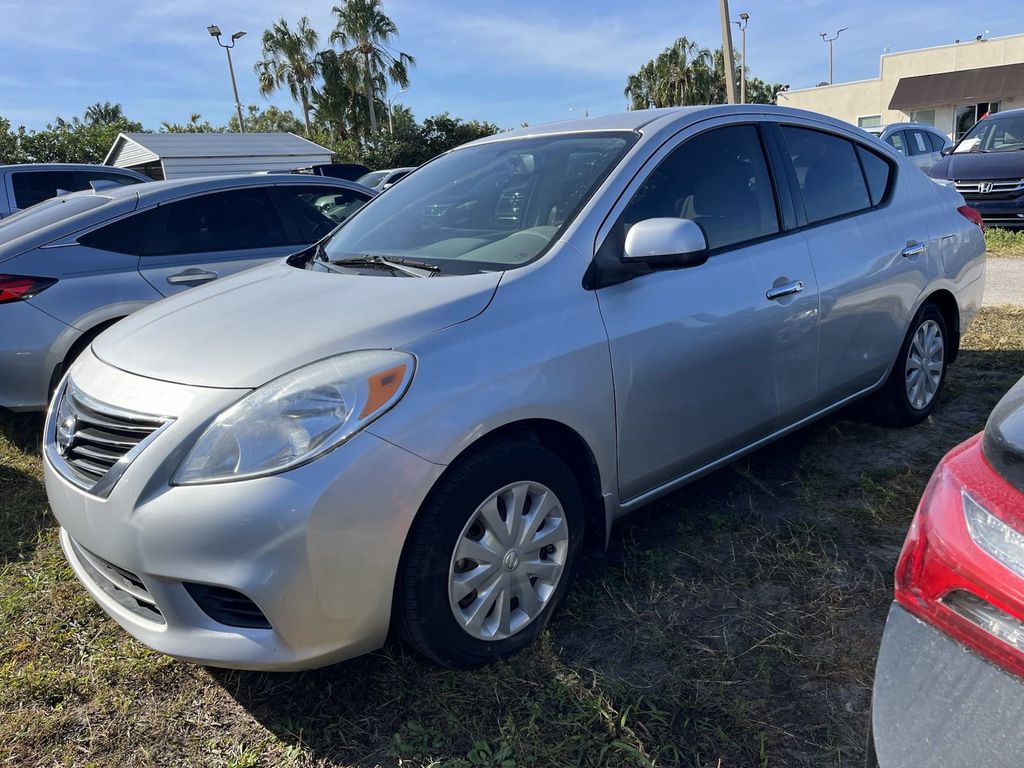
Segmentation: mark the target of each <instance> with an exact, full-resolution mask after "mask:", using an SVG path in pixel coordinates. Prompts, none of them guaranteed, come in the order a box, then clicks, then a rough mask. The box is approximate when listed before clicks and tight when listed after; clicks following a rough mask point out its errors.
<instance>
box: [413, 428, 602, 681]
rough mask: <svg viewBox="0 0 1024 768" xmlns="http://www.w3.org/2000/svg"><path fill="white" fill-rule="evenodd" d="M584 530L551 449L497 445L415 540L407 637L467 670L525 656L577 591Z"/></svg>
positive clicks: (472, 465) (424, 520)
mask: <svg viewBox="0 0 1024 768" xmlns="http://www.w3.org/2000/svg"><path fill="white" fill-rule="evenodd" d="M583 526H584V515H583V500H582V497H581V495H580V491H579V488H578V487H577V485H576V481H575V478H574V477H573V474H572V472H571V471H570V470H569V468H568V467H567V466H566V465H565V463H564V462H563V461H562V460H561V459H560V458H559V457H558V456H557V455H556V454H554V453H552V452H551V451H549V450H548V449H546V448H544V447H543V446H540V445H537V444H534V443H530V442H511V443H505V444H495V445H491V446H488V447H486V448H483V449H481V450H479V451H477V452H476V453H474V454H472V455H470V456H469V457H467V458H466V459H464V460H462V461H460V463H459V464H458V465H457V466H455V467H453V468H452V469H451V470H450V471H449V472H448V473H447V475H446V476H445V477H444V478H443V479H442V480H441V482H440V483H439V485H438V487H437V488H435V489H434V491H432V492H431V495H430V497H429V499H428V500H427V502H426V504H425V506H424V508H423V509H422V510H421V511H420V514H419V515H418V516H417V518H416V522H415V523H414V525H413V528H412V531H411V532H410V534H409V541H408V544H407V546H406V551H405V554H404V555H403V558H402V563H401V565H400V566H399V574H398V587H397V594H396V599H397V606H396V607H397V613H398V617H397V618H398V620H399V624H400V628H401V633H402V636H403V638H404V639H405V641H406V642H407V643H408V644H409V645H411V646H412V647H413V648H415V649H416V650H417V651H419V652H420V653H422V654H423V655H424V656H426V657H427V658H428V659H430V660H431V661H433V662H435V663H437V664H441V665H443V666H448V667H455V668H460V669H474V668H476V667H480V666H482V665H484V664H486V663H488V662H490V661H493V660H495V659H499V658H504V657H506V656H511V655H513V654H515V653H518V652H519V651H521V650H522V649H523V648H525V647H526V646H527V645H529V644H530V643H532V642H533V641H534V639H536V637H537V635H538V634H540V632H541V630H542V629H543V628H544V625H545V624H546V623H547V621H548V619H549V618H550V617H551V614H552V613H553V611H554V610H555V608H556V606H557V605H558V603H559V602H561V600H562V598H563V597H564V595H565V593H566V592H567V591H568V589H569V586H570V585H571V583H572V580H573V578H574V576H575V572H576V569H577V566H578V564H579V559H580V552H581V551H582V543H583Z"/></svg>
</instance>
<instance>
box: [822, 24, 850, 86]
mask: <svg viewBox="0 0 1024 768" xmlns="http://www.w3.org/2000/svg"><path fill="white" fill-rule="evenodd" d="M848 29H849V27H843V28H842V29H840V30H839V31H838V32H836V33H835V35H833V36H832V37H829V36H828V35H826V34H825V33H824V32H819V33H818V36H819V37H820V38H821V39H822V40H824V41H825V42H826V43H828V84H829V85H832V43H834V42H835V41H836V40H838V39H839V36H840V35H841V34H843V32H845V31H846V30H848Z"/></svg>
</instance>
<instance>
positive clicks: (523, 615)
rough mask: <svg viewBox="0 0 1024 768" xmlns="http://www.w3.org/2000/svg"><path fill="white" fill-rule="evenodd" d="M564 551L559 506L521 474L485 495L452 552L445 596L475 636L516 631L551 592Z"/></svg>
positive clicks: (564, 529)
mask: <svg viewBox="0 0 1024 768" xmlns="http://www.w3.org/2000/svg"><path fill="white" fill-rule="evenodd" d="M568 551H569V527H568V523H567V522H566V519H565V512H564V511H563V510H562V505H561V502H559V500H558V497H557V496H555V494H554V492H553V491H552V490H551V489H549V488H547V487H546V486H544V485H541V484H540V483H531V482H525V481H524V482H518V483H512V484H511V485H506V486H505V487H504V488H502V489H500V490H498V491H496V492H495V493H493V494H491V495H490V496H489V497H487V499H486V500H485V501H484V502H483V504H481V505H480V506H479V507H477V508H476V511H475V512H474V513H473V514H472V515H471V516H470V518H469V522H467V523H466V525H465V527H464V528H463V529H462V533H460V534H459V538H458V541H457V542H456V544H455V551H454V552H453V553H452V560H451V565H450V567H449V571H448V601H449V603H450V604H451V608H452V613H453V614H454V615H455V620H456V621H457V622H458V623H459V626H461V627H462V628H463V629H464V630H465V631H466V632H467V633H469V634H470V635H471V636H473V637H475V638H477V639H479V640H503V639H505V638H506V637H511V636H512V635H514V634H516V633H517V632H519V631H521V630H522V629H523V628H524V627H526V626H527V625H528V624H529V623H530V622H531V621H533V620H534V619H536V618H537V616H539V615H540V613H541V611H543V610H544V607H545V606H546V605H547V604H548V602H549V601H550V600H551V597H552V595H554V593H555V589H556V588H557V587H558V581H559V579H561V578H562V573H563V571H564V570H565V562H566V556H567V554H568Z"/></svg>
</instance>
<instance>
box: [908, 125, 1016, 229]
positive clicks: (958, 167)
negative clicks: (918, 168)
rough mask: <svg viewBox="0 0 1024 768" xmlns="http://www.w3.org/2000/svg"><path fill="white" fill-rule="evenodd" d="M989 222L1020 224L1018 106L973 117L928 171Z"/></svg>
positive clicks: (991, 224) (1004, 225) (994, 223)
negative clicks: (947, 183) (971, 124)
mask: <svg viewBox="0 0 1024 768" xmlns="http://www.w3.org/2000/svg"><path fill="white" fill-rule="evenodd" d="M928 173H929V175H930V176H931V177H932V178H933V179H948V180H950V181H952V182H953V183H954V184H955V185H956V189H957V191H958V192H959V193H960V194H962V195H963V196H964V200H966V201H967V204H968V205H969V206H971V208H974V209H975V210H976V211H978V213H980V214H981V218H982V219H984V220H985V223H986V224H988V225H990V226H994V227H1006V228H1014V229H1024V109H1011V110H1008V111H1006V112H998V113H996V114H994V115H992V116H990V117H986V118H983V119H981V120H979V121H978V122H977V123H976V124H975V125H974V127H973V128H971V130H969V131H968V132H967V133H966V134H965V135H964V137H963V138H962V139H960V141H959V142H958V143H957V145H956V146H955V147H953V149H952V151H951V152H949V153H948V154H947V155H946V156H945V157H943V158H942V159H941V160H940V161H939V162H938V163H936V164H935V165H934V166H933V167H932V169H931V171H929V172H928Z"/></svg>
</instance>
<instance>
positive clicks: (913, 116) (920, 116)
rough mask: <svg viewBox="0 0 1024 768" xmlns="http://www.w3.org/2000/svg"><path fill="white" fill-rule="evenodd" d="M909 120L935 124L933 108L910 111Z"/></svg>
mask: <svg viewBox="0 0 1024 768" xmlns="http://www.w3.org/2000/svg"><path fill="white" fill-rule="evenodd" d="M910 122H912V123H923V124H924V125H935V110H934V109H915V110H914V111H913V112H911V113H910Z"/></svg>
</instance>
